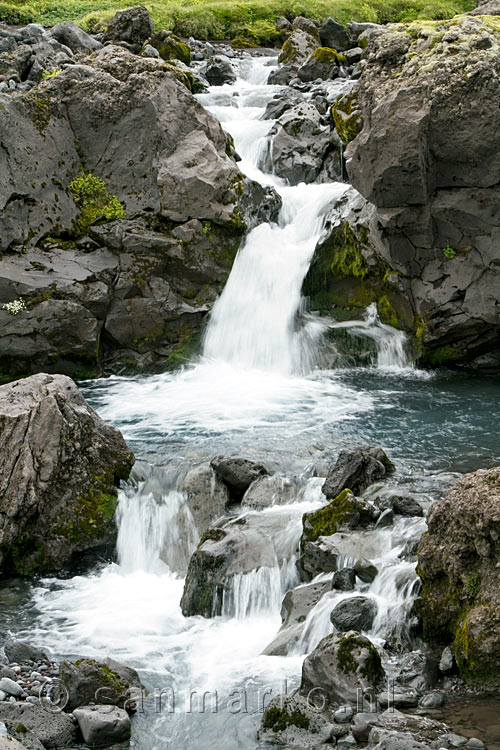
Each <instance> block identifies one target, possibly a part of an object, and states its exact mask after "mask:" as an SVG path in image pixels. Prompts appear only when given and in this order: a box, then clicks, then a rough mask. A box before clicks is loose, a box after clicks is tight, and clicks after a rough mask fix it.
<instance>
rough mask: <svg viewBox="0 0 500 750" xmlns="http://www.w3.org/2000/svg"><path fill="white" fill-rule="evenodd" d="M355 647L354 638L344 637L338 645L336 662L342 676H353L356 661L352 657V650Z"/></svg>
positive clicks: (350, 636) (355, 641)
mask: <svg viewBox="0 0 500 750" xmlns="http://www.w3.org/2000/svg"><path fill="white" fill-rule="evenodd" d="M356 646H357V639H356V636H352V635H349V636H346V637H345V638H342V640H341V641H340V643H339V647H338V651H337V661H338V665H339V667H340V670H341V672H343V673H344V674H354V673H355V672H356V669H357V666H358V665H357V663H356V659H355V658H354V656H353V655H352V652H353V649H354V648H356Z"/></svg>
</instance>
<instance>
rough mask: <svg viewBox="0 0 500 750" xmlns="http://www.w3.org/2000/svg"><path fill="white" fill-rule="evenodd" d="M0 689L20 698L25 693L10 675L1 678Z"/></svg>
mask: <svg viewBox="0 0 500 750" xmlns="http://www.w3.org/2000/svg"><path fill="white" fill-rule="evenodd" d="M0 690H1V691H2V693H6V694H7V695H13V696H14V698H19V697H20V696H21V695H22V694H23V689H22V687H21V686H20V685H18V684H17V682H14V680H11V679H9V678H8V677H2V678H1V679H0Z"/></svg>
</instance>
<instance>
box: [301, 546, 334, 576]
mask: <svg viewBox="0 0 500 750" xmlns="http://www.w3.org/2000/svg"><path fill="white" fill-rule="evenodd" d="M339 556H340V552H339V550H338V547H337V545H336V543H335V541H334V540H333V538H332V539H330V538H329V537H320V538H319V539H317V540H316V541H315V542H308V541H305V542H301V554H300V557H299V559H298V561H297V568H298V570H299V572H300V574H301V577H302V580H304V581H310V580H311V578H314V576H316V575H318V573H332V572H334V571H336V570H337V565H338V558H339Z"/></svg>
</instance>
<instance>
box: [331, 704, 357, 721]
mask: <svg viewBox="0 0 500 750" xmlns="http://www.w3.org/2000/svg"><path fill="white" fill-rule="evenodd" d="M353 716H354V709H353V707H352V706H339V708H338V709H337V710H336V711H335V713H334V714H333V718H334V719H335V721H336V722H337V724H347V723H348V722H349V721H350V720H351V719H352V717H353Z"/></svg>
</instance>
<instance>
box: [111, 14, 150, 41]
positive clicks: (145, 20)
mask: <svg viewBox="0 0 500 750" xmlns="http://www.w3.org/2000/svg"><path fill="white" fill-rule="evenodd" d="M152 33H153V21H152V20H151V16H150V15H149V13H148V11H147V9H146V8H145V7H144V5H140V6H137V7H135V8H127V9H126V10H119V11H118V12H117V13H116V15H115V17H114V18H113V20H112V21H111V23H110V24H109V26H108V28H107V30H106V33H105V34H104V36H103V38H102V41H103V42H127V43H128V44H132V45H134V46H136V45H141V44H144V42H145V41H146V39H149V38H150V36H151V35H152Z"/></svg>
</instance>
